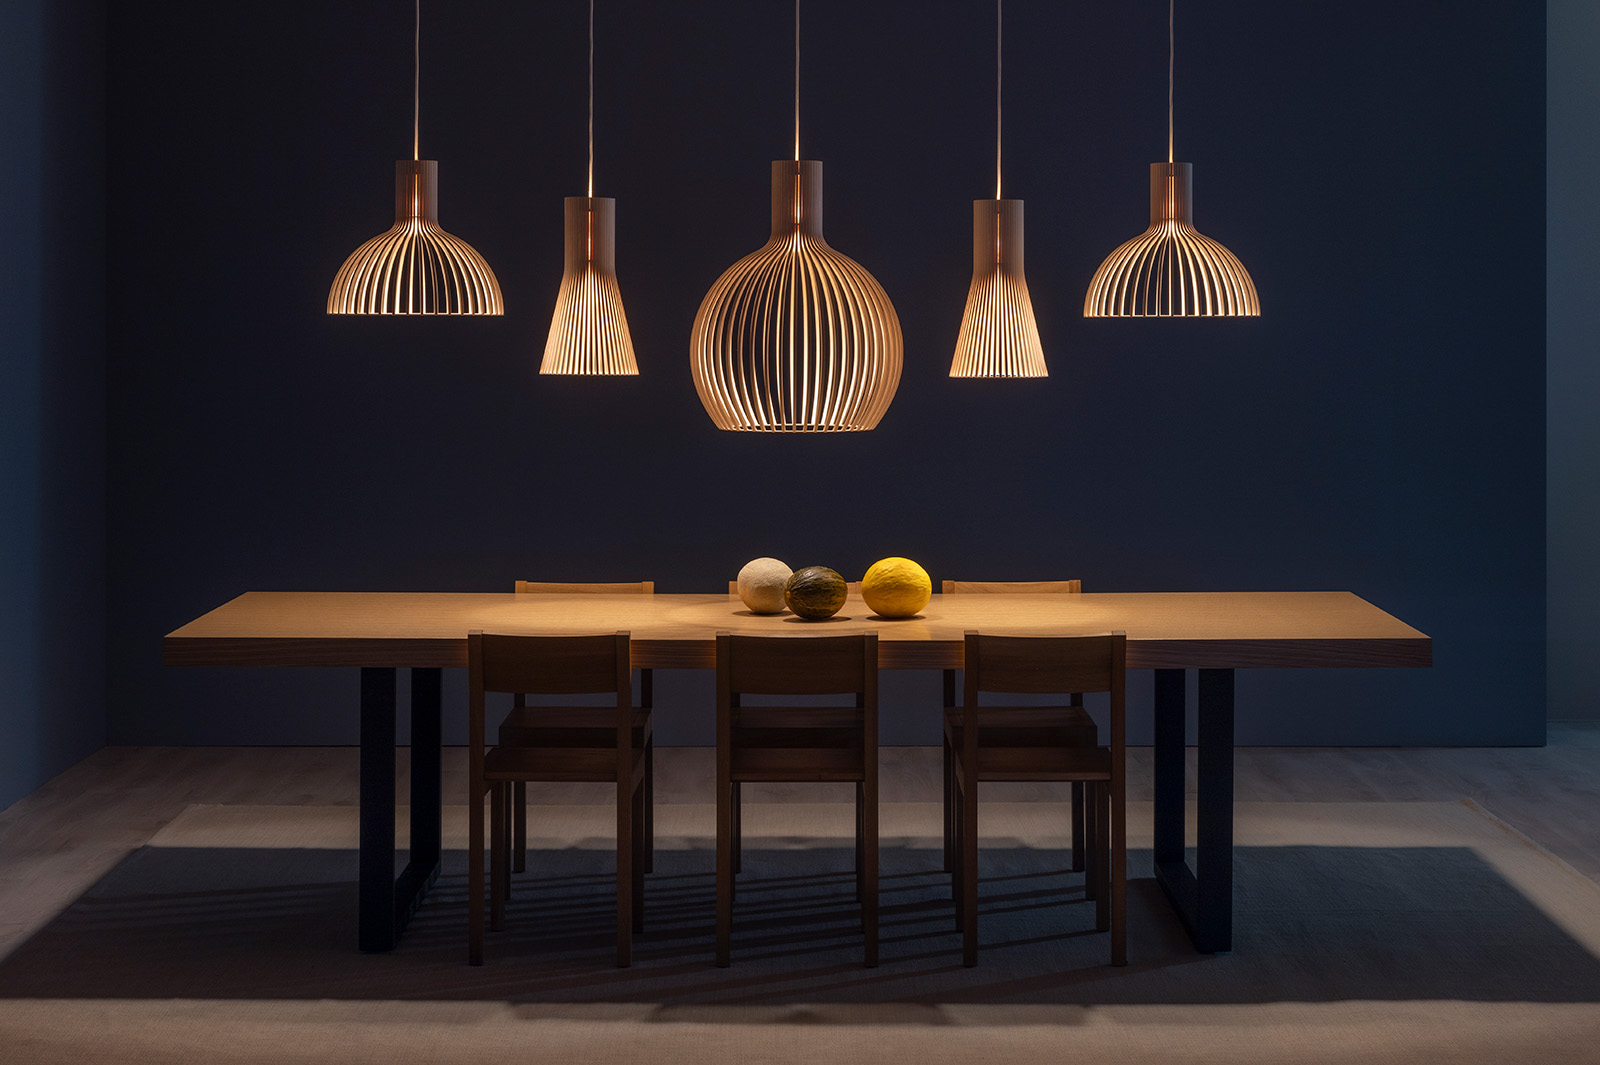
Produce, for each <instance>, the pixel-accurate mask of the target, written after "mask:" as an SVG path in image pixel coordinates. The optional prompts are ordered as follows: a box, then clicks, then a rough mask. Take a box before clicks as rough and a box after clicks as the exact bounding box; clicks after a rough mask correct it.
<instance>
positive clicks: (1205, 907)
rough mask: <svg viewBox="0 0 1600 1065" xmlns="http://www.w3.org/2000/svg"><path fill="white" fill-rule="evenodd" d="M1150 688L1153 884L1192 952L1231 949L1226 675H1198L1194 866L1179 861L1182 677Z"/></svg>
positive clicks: (1160, 675)
mask: <svg viewBox="0 0 1600 1065" xmlns="http://www.w3.org/2000/svg"><path fill="white" fill-rule="evenodd" d="M1155 672H1156V678H1155V679H1156V688H1155V824H1154V830H1155V841H1154V842H1155V867H1156V880H1157V881H1158V882H1159V883H1160V884H1161V887H1162V889H1163V890H1164V891H1165V892H1166V894H1167V898H1168V899H1169V900H1170V901H1171V903H1172V908H1173V909H1174V910H1176V911H1177V914H1178V917H1179V918H1180V919H1181V920H1182V921H1183V924H1184V927H1185V928H1186V929H1188V931H1189V938H1190V940H1191V941H1192V942H1193V943H1194V947H1195V950H1197V951H1199V952H1200V953H1202V954H1223V953H1226V952H1228V951H1229V950H1232V949H1233V670H1231V669H1202V670H1200V671H1199V673H1200V685H1199V704H1200V705H1199V711H1200V714H1199V716H1200V722H1199V736H1198V737H1197V739H1198V742H1199V748H1200V749H1199V757H1200V764H1199V776H1198V779H1197V780H1196V791H1197V795H1196V821H1197V826H1196V838H1195V850H1196V856H1195V866H1196V868H1195V869H1194V870H1192V871H1191V870H1190V868H1189V865H1188V862H1187V861H1186V860H1185V858H1184V845H1183V834H1184V816H1183V815H1184V798H1183V792H1184V776H1185V759H1184V741H1185V729H1184V706H1183V696H1184V674H1183V671H1182V670H1177V669H1158V670H1156V671H1155Z"/></svg>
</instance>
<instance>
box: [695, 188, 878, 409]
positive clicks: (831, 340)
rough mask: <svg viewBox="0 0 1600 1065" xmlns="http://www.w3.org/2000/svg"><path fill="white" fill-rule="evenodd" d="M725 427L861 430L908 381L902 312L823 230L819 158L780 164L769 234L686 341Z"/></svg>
mask: <svg viewBox="0 0 1600 1065" xmlns="http://www.w3.org/2000/svg"><path fill="white" fill-rule="evenodd" d="M689 355H690V363H691V367H692V369H693V372H694V384H695V388H696V389H697V390H698V391H699V393H700V402H701V403H703V404H705V408H706V412H707V413H708V414H710V415H711V420H712V421H713V422H715V423H716V426H717V428H718V429H735V430H744V431H747V432H768V433H810V432H852V431H858V430H864V429H871V428H873V427H874V426H876V425H877V424H878V420H879V419H880V418H882V417H883V412H884V411H885V410H887V409H888V407H889V402H890V400H892V399H894V393H895V389H896V388H897V387H898V386H899V384H900V366H901V359H902V345H901V338H900V319H899V317H898V316H896V314H895V312H894V305H893V304H891V303H890V302H889V297H888V295H887V294H885V293H884V291H883V287H882V286H881V285H879V284H878V282H877V281H876V280H875V279H874V278H873V276H872V275H871V274H869V273H867V271H866V270H864V269H862V268H861V266H860V264H858V263H857V262H856V261H855V260H854V259H851V258H850V257H849V256H847V255H842V254H840V253H839V252H837V251H834V250H833V249H832V248H830V247H829V246H828V242H827V241H826V240H824V239H823V237H822V164H821V163H820V162H817V161H816V160H814V159H803V160H788V159H781V160H777V161H775V162H774V163H773V164H772V237H771V238H770V239H769V240H768V241H767V243H766V245H765V246H764V247H762V248H760V249H759V250H757V251H755V252H752V253H751V254H749V255H746V256H745V257H744V258H743V259H740V260H739V261H738V262H736V263H734V264H733V265H732V266H731V267H729V268H728V270H727V272H726V273H724V274H723V275H722V276H721V277H720V278H718V279H717V283H716V284H714V285H712V286H711V291H710V292H708V293H706V297H705V299H704V300H703V301H701V303H700V312H699V313H698V314H696V315H695V319H694V330H693V332H692V334H691V336H690V342H689Z"/></svg>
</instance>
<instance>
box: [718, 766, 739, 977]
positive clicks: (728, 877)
mask: <svg viewBox="0 0 1600 1065" xmlns="http://www.w3.org/2000/svg"><path fill="white" fill-rule="evenodd" d="M736 787H738V785H736V784H723V785H720V786H719V787H718V788H717V966H718V967H719V968H724V969H725V968H727V967H728V963H729V961H730V960H731V959H730V954H731V951H730V949H729V946H730V941H731V940H732V938H733V793H734V789H735V788H736Z"/></svg>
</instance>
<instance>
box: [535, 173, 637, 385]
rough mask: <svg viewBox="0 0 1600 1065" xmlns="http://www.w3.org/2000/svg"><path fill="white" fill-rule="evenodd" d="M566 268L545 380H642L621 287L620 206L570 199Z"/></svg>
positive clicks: (543, 366) (604, 199)
mask: <svg viewBox="0 0 1600 1065" xmlns="http://www.w3.org/2000/svg"><path fill="white" fill-rule="evenodd" d="M565 203H566V213H567V239H566V268H565V270H564V272H563V273H562V275H561V291H560V292H559V293H557V294H556V313H555V317H554V318H552V319H551V321H550V336H549V339H547V340H546V341H545V345H544V360H543V361H542V362H540V364H539V372H540V373H542V374H637V373H638V372H639V364H638V363H637V362H635V361H634V358H633V338H632V337H631V336H630V335H629V333H628V317H627V315H626V314H624V313H623V310H622V291H621V290H620V289H619V288H618V287H617V266H616V263H617V250H616V218H617V201H616V200H614V199H612V198H610V197H609V196H568V197H567V198H566V200H565Z"/></svg>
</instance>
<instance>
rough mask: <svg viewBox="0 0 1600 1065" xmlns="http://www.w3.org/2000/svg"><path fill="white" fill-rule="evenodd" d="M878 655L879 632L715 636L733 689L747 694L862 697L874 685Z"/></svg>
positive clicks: (720, 660)
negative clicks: (838, 634)
mask: <svg viewBox="0 0 1600 1065" xmlns="http://www.w3.org/2000/svg"><path fill="white" fill-rule="evenodd" d="M791 644H793V645H795V646H790V645H791ZM877 656H878V634H877V633H875V632H869V633H863V634H861V635H859V636H796V637H792V638H789V637H771V636H733V635H730V634H728V633H720V632H719V633H718V634H717V661H718V663H719V664H721V663H724V662H725V663H726V669H727V675H728V685H729V687H730V689H731V690H732V691H734V692H740V693H744V694H748V695H780V694H781V695H839V694H860V693H862V692H864V691H866V690H867V685H868V684H869V683H872V684H874V685H875V683H876V677H877V670H878V657H877ZM869 674H870V676H869Z"/></svg>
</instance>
